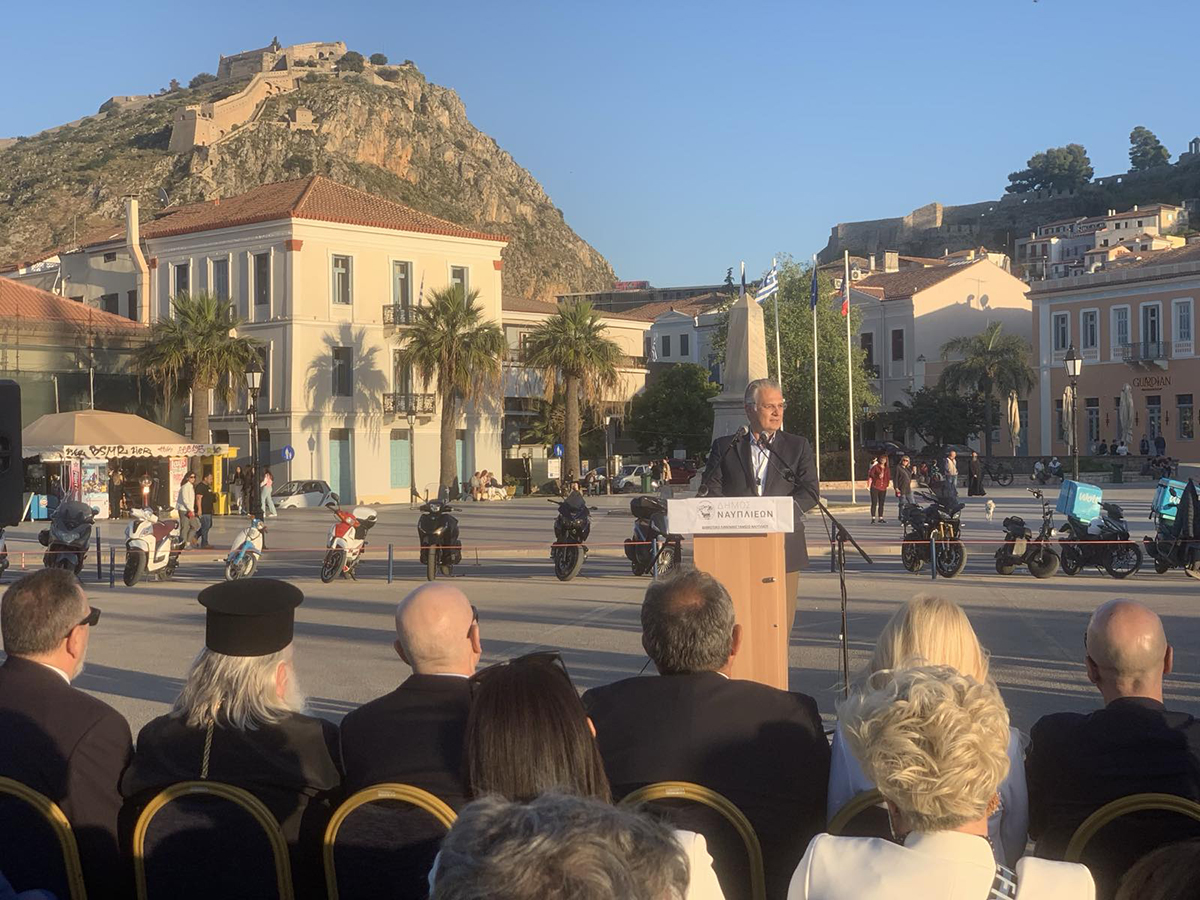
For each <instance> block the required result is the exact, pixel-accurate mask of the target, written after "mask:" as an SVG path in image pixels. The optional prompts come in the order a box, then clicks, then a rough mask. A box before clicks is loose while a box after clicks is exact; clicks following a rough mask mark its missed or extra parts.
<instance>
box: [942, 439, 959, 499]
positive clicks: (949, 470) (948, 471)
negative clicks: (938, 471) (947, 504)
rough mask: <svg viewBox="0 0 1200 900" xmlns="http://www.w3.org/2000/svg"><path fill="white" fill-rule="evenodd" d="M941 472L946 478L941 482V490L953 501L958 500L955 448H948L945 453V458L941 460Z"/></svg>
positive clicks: (956, 454)
mask: <svg viewBox="0 0 1200 900" xmlns="http://www.w3.org/2000/svg"><path fill="white" fill-rule="evenodd" d="M942 474H944V475H945V477H946V480H945V483H944V484H943V490H945V492H946V497H947V498H948V499H949V500H951V501H952V502H953V501H956V500H958V453H957V451H955V450H950V451H949V452H947V453H946V458H945V459H943V460H942Z"/></svg>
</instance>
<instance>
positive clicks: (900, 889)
mask: <svg viewBox="0 0 1200 900" xmlns="http://www.w3.org/2000/svg"><path fill="white" fill-rule="evenodd" d="M838 719H839V722H840V723H841V727H842V733H843V734H844V735H845V739H846V742H847V743H848V744H849V745H850V749H851V750H852V751H853V753H854V755H855V756H856V757H857V759H858V761H859V764H860V765H861V766H862V768H863V771H864V772H866V774H867V776H868V777H869V778H870V779H871V781H872V782H873V783H874V784H875V785H876V786H877V787H878V788H879V791H880V793H882V794H883V797H884V799H885V800H886V801H887V809H888V816H889V818H890V819H891V823H892V830H893V832H894V833H895V834H896V836H897V837H898V838H900V837H902V838H903V844H896V843H893V842H892V841H888V840H885V839H883V838H870V837H834V836H831V835H828V834H819V835H817V836H816V837H815V838H813V841H812V843H811V844H809V845H808V850H807V851H806V852H805V854H804V858H803V859H802V860H801V861H800V865H799V866H798V867H797V869H796V872H795V874H794V875H793V876H792V882H791V886H790V888H789V889H788V895H787V896H788V900H843V898H845V900H891V898H896V900H907V898H910V897H920V898H922V900H940V898H945V900H989V898H995V897H1015V898H1016V900H1040V898H1047V900H1091V898H1092V897H1093V893H1094V889H1093V886H1092V878H1091V875H1089V874H1088V871H1087V869H1086V868H1084V867H1083V866H1080V865H1074V864H1070V863H1061V862H1050V861H1048V860H1042V859H1033V858H1031V857H1025V858H1024V859H1022V860H1020V861H1019V862H1018V863H1017V865H1016V871H1015V873H1014V872H1013V871H1012V870H1011V869H1009V868H1007V867H1006V866H1003V865H1001V864H1000V863H997V862H996V860H995V857H994V856H993V854H992V848H991V847H990V846H989V845H988V812H989V810H990V809H991V808H992V807H994V806H995V805H996V804H997V803H999V802H1000V796H999V794H998V793H997V791H998V789H999V787H1000V782H1001V781H1003V779H1004V776H1005V774H1007V772H1008V766H1009V760H1008V744H1009V739H1010V738H1009V730H1008V710H1007V709H1005V707H1004V701H1003V700H1002V699H1001V698H1000V692H999V691H998V690H997V689H996V686H995V685H994V684H993V683H992V682H991V681H987V682H985V683H983V684H980V683H979V682H977V681H976V680H975V679H974V678H971V677H970V676H967V675H962V674H959V673H958V672H957V671H955V670H954V669H952V668H950V667H949V666H916V667H913V668H908V669H898V670H895V671H892V672H886V673H880V674H878V675H876V676H875V677H874V678H873V679H872V681H871V682H870V683H869V684H868V686H867V689H866V690H864V691H861V692H859V693H857V694H855V695H853V696H851V697H850V698H849V699H848V700H846V701H845V702H844V703H842V704H841V706H840V708H839V715H838ZM1010 886H1011V887H1010ZM1013 887H1015V890H1014V889H1013Z"/></svg>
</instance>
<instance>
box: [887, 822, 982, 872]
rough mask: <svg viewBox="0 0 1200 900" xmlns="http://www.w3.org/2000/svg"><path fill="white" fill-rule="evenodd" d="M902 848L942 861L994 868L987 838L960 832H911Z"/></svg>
mask: <svg viewBox="0 0 1200 900" xmlns="http://www.w3.org/2000/svg"><path fill="white" fill-rule="evenodd" d="M904 846H905V847H907V848H908V849H909V850H916V851H917V852H918V853H928V854H929V855H931V856H938V857H941V858H942V859H958V860H962V861H964V862H972V863H976V864H978V865H981V866H989V867H990V866H994V865H995V864H996V860H995V857H994V856H993V855H992V847H991V845H990V844H989V843H988V842H987V838H984V837H980V836H979V835H975V834H966V833H965V832H962V831H913V832H911V833H909V835H908V837H906V838H905V839H904Z"/></svg>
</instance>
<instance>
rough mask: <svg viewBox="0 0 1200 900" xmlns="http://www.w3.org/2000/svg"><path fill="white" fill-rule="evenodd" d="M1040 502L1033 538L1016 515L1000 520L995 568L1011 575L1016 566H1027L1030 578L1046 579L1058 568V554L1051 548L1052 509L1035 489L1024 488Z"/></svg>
mask: <svg viewBox="0 0 1200 900" xmlns="http://www.w3.org/2000/svg"><path fill="white" fill-rule="evenodd" d="M1026 490H1027V491H1029V493H1031V494H1033V496H1035V497H1037V498H1038V499H1039V500H1041V501H1042V527H1041V530H1039V531H1038V533H1037V537H1034V536H1033V532H1031V531H1030V530H1029V527H1028V526H1027V525H1026V524H1025V520H1024V519H1022V518H1021V517H1020V516H1009V517H1008V518H1006V519H1005V520H1004V543H1003V544H1002V545H1001V547H1000V549H998V550H997V551H996V571H997V572H999V573H1000V574H1001V575H1011V574H1012V573H1013V569H1014V568H1016V567H1017V565H1018V564H1019V565H1024V566H1028V567H1029V574H1031V575H1032V576H1033V577H1034V578H1049V577H1050V576H1051V575H1053V574H1054V573H1055V572H1057V571H1058V554H1057V553H1055V552H1054V550H1053V549H1051V544H1052V542H1053V540H1054V509H1053V508H1052V507H1051V506H1050V504H1049V503H1047V502H1046V496H1045V495H1044V494H1043V493H1042V492H1041V491H1039V490H1038V489H1037V488H1026Z"/></svg>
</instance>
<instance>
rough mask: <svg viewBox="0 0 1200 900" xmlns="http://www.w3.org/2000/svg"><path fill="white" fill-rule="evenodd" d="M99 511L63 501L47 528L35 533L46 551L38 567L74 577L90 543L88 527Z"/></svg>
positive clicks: (75, 501) (91, 507) (81, 566)
mask: <svg viewBox="0 0 1200 900" xmlns="http://www.w3.org/2000/svg"><path fill="white" fill-rule="evenodd" d="M99 512H100V510H98V509H96V507H94V506H88V505H87V504H86V503H80V502H79V501H78V500H63V501H62V502H61V503H59V504H58V508H57V509H55V510H54V515H53V516H52V517H51V519H50V527H49V528H45V529H43V530H42V531H41V532H40V533H39V534H38V541H39V542H40V543H41V545H42V546H43V547H45V548H46V554H45V556H43V557H42V564H43V565H45V566H46V568H47V569H70V570H71V571H73V572H74V573H75V574H76V575H78V574H79V573H80V572H82V571H83V563H84V561H85V560H86V559H87V555H88V545H89V544H90V543H91V540H92V525H93V524H94V523H95V521H96V515H97V513H99Z"/></svg>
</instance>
